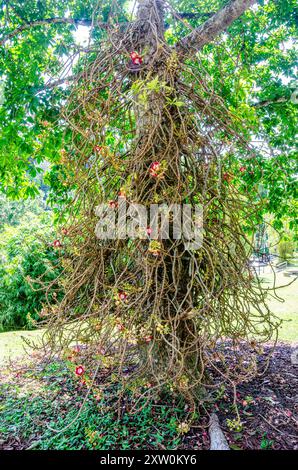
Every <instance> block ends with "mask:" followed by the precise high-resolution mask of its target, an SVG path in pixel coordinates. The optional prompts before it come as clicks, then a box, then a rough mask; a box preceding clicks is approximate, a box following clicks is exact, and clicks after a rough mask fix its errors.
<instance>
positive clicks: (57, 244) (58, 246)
mask: <svg viewBox="0 0 298 470" xmlns="http://www.w3.org/2000/svg"><path fill="white" fill-rule="evenodd" d="M53 246H54V247H55V248H60V247H61V246H62V244H61V242H60V240H54V241H53Z"/></svg>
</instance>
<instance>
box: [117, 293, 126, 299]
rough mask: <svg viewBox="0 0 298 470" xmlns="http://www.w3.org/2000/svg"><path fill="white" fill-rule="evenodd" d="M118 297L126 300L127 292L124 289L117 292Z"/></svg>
mask: <svg viewBox="0 0 298 470" xmlns="http://www.w3.org/2000/svg"><path fill="white" fill-rule="evenodd" d="M118 297H119V299H120V300H126V299H127V294H126V292H124V291H121V292H119V294H118Z"/></svg>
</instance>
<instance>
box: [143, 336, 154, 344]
mask: <svg viewBox="0 0 298 470" xmlns="http://www.w3.org/2000/svg"><path fill="white" fill-rule="evenodd" d="M152 340H153V336H145V338H144V341H145V343H150V342H151V341H152Z"/></svg>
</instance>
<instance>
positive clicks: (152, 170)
mask: <svg viewBox="0 0 298 470" xmlns="http://www.w3.org/2000/svg"><path fill="white" fill-rule="evenodd" d="M159 169H160V163H159V162H153V163H151V165H150V167H149V173H150V175H151V176H153V177H154V178H156V177H157V176H158V171H159Z"/></svg>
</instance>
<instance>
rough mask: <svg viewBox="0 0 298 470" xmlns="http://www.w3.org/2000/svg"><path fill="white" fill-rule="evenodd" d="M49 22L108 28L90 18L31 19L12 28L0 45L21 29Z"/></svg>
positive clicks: (107, 25) (20, 31) (48, 23)
mask: <svg viewBox="0 0 298 470" xmlns="http://www.w3.org/2000/svg"><path fill="white" fill-rule="evenodd" d="M51 24H72V25H76V26H79V25H81V26H92V25H93V26H97V27H100V28H103V29H108V28H109V26H110V25H109V24H108V23H93V22H92V20H90V19H76V18H46V19H43V20H36V21H31V22H29V23H25V24H23V25H21V26H18V27H17V28H16V29H14V30H13V31H12V32H11V33H8V34H7V35H6V36H5V37H4V38H3V39H1V40H0V46H2V45H3V44H5V42H6V41H8V40H9V39H12V38H13V37H15V36H17V35H18V34H21V33H22V32H23V31H26V30H28V29H31V28H34V27H36V26H44V25H51Z"/></svg>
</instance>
